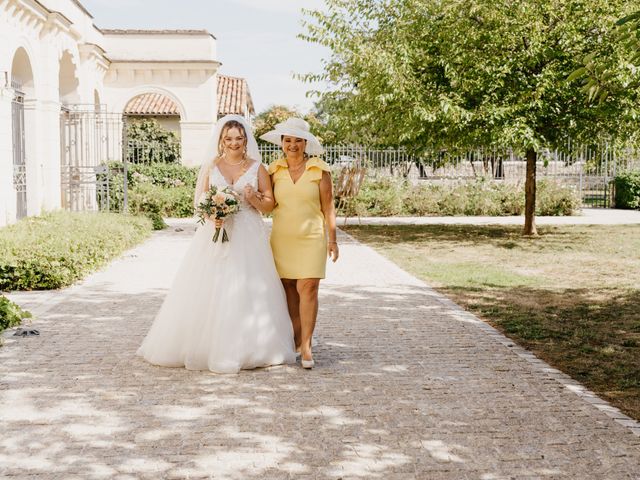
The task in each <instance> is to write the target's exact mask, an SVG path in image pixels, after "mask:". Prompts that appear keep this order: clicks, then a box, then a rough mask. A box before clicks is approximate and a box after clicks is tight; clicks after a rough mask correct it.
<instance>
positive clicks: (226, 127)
mask: <svg viewBox="0 0 640 480" xmlns="http://www.w3.org/2000/svg"><path fill="white" fill-rule="evenodd" d="M232 128H237V129H238V130H239V131H240V132H242V136H243V137H244V149H245V153H246V151H247V132H246V131H245V129H244V126H243V125H242V124H241V123H240V122H238V121H236V120H229V121H228V122H227V123H225V124H224V126H223V127H222V130H221V131H220V138H218V158H217V159H216V160H217V161H219V160H220V158H222V155H223V154H224V141H223V140H222V139H223V138H224V136H225V135H226V134H227V132H228V131H229V130H231V129H232Z"/></svg>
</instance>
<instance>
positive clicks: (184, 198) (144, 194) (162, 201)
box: [129, 183, 194, 224]
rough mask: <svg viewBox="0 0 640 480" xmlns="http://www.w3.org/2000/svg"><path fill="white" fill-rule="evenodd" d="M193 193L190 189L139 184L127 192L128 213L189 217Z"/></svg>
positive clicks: (191, 213)
mask: <svg viewBox="0 0 640 480" xmlns="http://www.w3.org/2000/svg"><path fill="white" fill-rule="evenodd" d="M193 193H194V189H193V188H191V187H175V188H162V187H159V186H157V185H152V184H150V183H141V184H139V185H137V186H136V187H134V188H132V189H131V191H130V192H129V212H131V213H138V214H145V215H150V216H152V215H158V216H160V217H178V218H185V217H191V216H193ZM163 224H164V222H163Z"/></svg>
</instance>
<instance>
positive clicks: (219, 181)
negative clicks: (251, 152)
mask: <svg viewBox="0 0 640 480" xmlns="http://www.w3.org/2000/svg"><path fill="white" fill-rule="evenodd" d="M260 165H261V163H260V162H257V161H256V162H254V163H253V165H251V166H250V167H249V168H248V169H247V171H246V172H244V173H243V174H242V175H241V176H240V178H238V179H237V180H236V182H235V183H233V184H229V183H227V180H226V179H225V178H224V175H222V172H221V171H220V169H219V168H218V166H217V165H215V166H214V167H213V168H212V169H211V172H210V173H209V184H210V185H215V186H216V187H219V188H224V187H230V188H231V189H232V190H234V191H235V192H236V193H237V194H238V195H239V196H240V201H241V202H242V204H243V205H244V206H247V207H248V206H249V203H248V202H246V201H245V199H244V187H245V186H246V185H252V186H253V188H255V189H256V190H257V189H258V169H259V168H260ZM251 208H253V207H251Z"/></svg>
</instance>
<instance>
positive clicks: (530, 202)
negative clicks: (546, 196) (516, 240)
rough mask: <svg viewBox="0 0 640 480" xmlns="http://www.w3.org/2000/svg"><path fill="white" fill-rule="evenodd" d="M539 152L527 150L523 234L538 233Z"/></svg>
mask: <svg viewBox="0 0 640 480" xmlns="http://www.w3.org/2000/svg"><path fill="white" fill-rule="evenodd" d="M537 160H538V153H537V152H536V151H535V150H533V149H532V148H529V149H528V150H527V177H526V180H525V184H524V195H525V200H524V230H523V232H522V234H523V235H538V232H537V230H536V218H535V215H536V161H537Z"/></svg>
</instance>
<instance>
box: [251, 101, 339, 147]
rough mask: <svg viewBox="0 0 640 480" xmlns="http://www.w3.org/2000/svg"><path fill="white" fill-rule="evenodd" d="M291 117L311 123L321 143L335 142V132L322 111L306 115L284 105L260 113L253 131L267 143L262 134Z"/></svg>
mask: <svg viewBox="0 0 640 480" xmlns="http://www.w3.org/2000/svg"><path fill="white" fill-rule="evenodd" d="M290 117H302V118H304V119H305V120H306V121H307V122H308V123H309V128H310V129H311V133H313V134H314V135H315V136H316V137H318V140H320V143H323V144H327V145H330V144H333V143H335V141H336V136H335V132H333V131H332V130H331V127H329V126H328V125H327V122H326V120H325V118H324V116H323V115H322V113H321V112H319V111H317V110H312V111H310V112H309V113H307V114H306V115H303V114H302V113H300V112H299V111H297V110H295V109H292V108H289V107H286V106H284V105H274V106H272V107H269V108H268V109H266V110H265V111H263V112H261V113H259V114H258V115H257V116H256V117H255V119H254V120H253V131H254V134H255V136H256V138H257V139H258V142H260V143H265V142H264V141H263V140H260V136H261V135H264V134H265V133H267V132H269V131H271V130H273V129H274V128H275V126H276V124H278V123H280V122H284V121H285V120H286V119H287V118H290Z"/></svg>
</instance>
